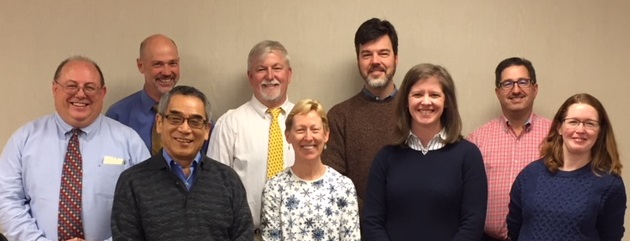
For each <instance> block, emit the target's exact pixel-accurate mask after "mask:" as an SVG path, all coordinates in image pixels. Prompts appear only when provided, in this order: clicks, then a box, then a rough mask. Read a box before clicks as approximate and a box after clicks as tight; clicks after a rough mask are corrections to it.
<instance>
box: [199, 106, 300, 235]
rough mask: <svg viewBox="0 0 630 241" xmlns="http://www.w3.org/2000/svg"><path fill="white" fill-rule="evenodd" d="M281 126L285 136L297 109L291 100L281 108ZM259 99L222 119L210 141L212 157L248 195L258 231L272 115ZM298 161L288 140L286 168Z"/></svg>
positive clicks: (218, 121) (285, 154)
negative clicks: (233, 175) (234, 175)
mask: <svg viewBox="0 0 630 241" xmlns="http://www.w3.org/2000/svg"><path fill="white" fill-rule="evenodd" d="M280 107H281V108H282V113H281V114H280V116H279V117H278V118H279V122H280V129H282V132H283V133H284V130H285V129H286V128H285V125H284V122H285V120H286V118H287V114H288V113H289V111H291V109H292V108H293V103H291V102H289V101H288V100H287V101H285V102H284V104H282V105H281V106H280ZM267 109H268V108H267V107H266V106H265V105H263V104H262V103H260V101H258V100H257V99H256V97H254V96H252V99H251V100H250V101H248V102H246V103H244V104H243V105H241V106H239V107H238V108H236V109H232V110H229V111H228V112H227V113H225V114H224V115H223V116H221V117H220V118H219V119H218V120H217V122H216V125H215V128H214V130H213V133H212V136H211V137H210V148H209V151H208V157H210V158H212V159H214V160H217V161H219V162H221V163H223V164H226V165H228V166H230V167H232V168H233V169H234V170H235V171H236V173H237V174H238V175H239V177H240V178H241V181H242V182H243V185H245V190H246V191H247V202H248V203H249V207H250V209H251V211H252V217H253V219H254V227H255V228H258V227H259V226H260V209H261V201H262V200H261V199H262V191H263V188H264V186H265V182H266V181H267V154H268V144H269V126H270V125H271V114H270V113H266V112H267ZM294 160H295V153H294V151H293V150H291V145H289V143H287V142H286V139H285V140H284V167H290V166H292V165H293V161H294Z"/></svg>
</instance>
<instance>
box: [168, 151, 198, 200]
mask: <svg viewBox="0 0 630 241" xmlns="http://www.w3.org/2000/svg"><path fill="white" fill-rule="evenodd" d="M162 156H164V160H166V165H168V166H169V168H170V169H171V172H173V173H174V174H175V175H177V177H179V179H180V180H182V181H183V182H184V185H186V189H188V191H190V188H192V186H193V184H194V183H195V176H196V175H197V172H195V170H196V169H197V166H199V162H200V161H201V153H197V155H196V156H195V159H193V161H192V163H190V175H188V176H186V174H184V169H183V168H182V165H180V164H179V163H177V162H176V161H175V160H173V157H171V155H169V154H168V152H166V150H164V149H162Z"/></svg>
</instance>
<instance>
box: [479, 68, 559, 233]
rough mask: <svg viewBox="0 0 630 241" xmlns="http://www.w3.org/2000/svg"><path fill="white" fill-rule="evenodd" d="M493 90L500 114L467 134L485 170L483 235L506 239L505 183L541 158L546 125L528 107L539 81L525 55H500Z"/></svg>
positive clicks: (507, 200)
mask: <svg viewBox="0 0 630 241" xmlns="http://www.w3.org/2000/svg"><path fill="white" fill-rule="evenodd" d="M494 91H495V94H496V96H497V98H498V99H499V103H500V104H501V111H502V113H503V115H501V116H500V117H499V118H496V119H494V120H491V121H489V122H488V123H486V124H484V125H483V126H481V127H479V129H477V130H475V131H474V132H472V133H471V134H470V135H469V136H468V137H467V139H468V140H469V141H471V142H472V143H475V144H476V145H477V146H478V147H479V149H480V150H481V153H482V155H483V160H484V164H485V167H486V175H487V176H488V209H487V213H486V224H485V228H484V229H485V230H484V238H483V239H482V240H483V241H486V240H487V241H494V240H508V236H507V224H506V221H505V218H506V216H507V214H508V204H509V202H510V196H509V195H510V188H511V187H512V183H513V182H514V179H515V178H516V175H517V174H518V173H519V172H520V171H521V169H523V168H524V167H525V166H527V164H529V163H530V162H532V161H534V160H537V159H539V158H540V152H539V146H540V143H541V142H542V141H543V139H544V138H545V136H546V135H547V133H548V131H549V128H550V126H551V122H550V121H549V120H548V119H546V118H544V117H541V116H538V115H536V114H534V113H533V111H532V110H533V107H534V99H535V98H536V94H537V93H538V83H537V79H536V71H535V70H534V66H533V65H532V63H531V62H530V61H529V60H527V59H524V58H518V57H512V58H508V59H505V60H503V61H501V63H499V65H498V66H497V68H496V70H495V89H494Z"/></svg>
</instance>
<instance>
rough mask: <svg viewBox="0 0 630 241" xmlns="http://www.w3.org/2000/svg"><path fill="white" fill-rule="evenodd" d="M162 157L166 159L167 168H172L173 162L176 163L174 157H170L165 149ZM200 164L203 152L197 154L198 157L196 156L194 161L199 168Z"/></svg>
mask: <svg viewBox="0 0 630 241" xmlns="http://www.w3.org/2000/svg"><path fill="white" fill-rule="evenodd" d="M162 156H163V157H164V160H166V166H168V167H169V168H170V166H171V161H175V160H173V157H171V155H169V154H168V152H166V150H164V148H162ZM200 162H201V152H197V155H195V158H194V159H193V163H195V165H196V166H197V167H198V166H199V163H200Z"/></svg>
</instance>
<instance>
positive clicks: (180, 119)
mask: <svg viewBox="0 0 630 241" xmlns="http://www.w3.org/2000/svg"><path fill="white" fill-rule="evenodd" d="M164 118H165V119H166V121H167V122H168V123H169V124H171V125H176V126H179V125H181V124H184V121H187V122H188V126H190V128H195V129H201V128H203V127H204V126H206V124H207V123H208V122H207V121H206V120H205V119H204V118H202V117H199V116H192V117H188V118H186V117H184V116H183V115H180V114H167V115H164Z"/></svg>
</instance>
